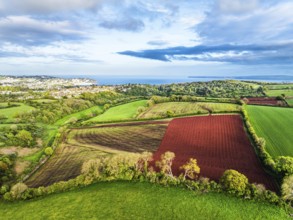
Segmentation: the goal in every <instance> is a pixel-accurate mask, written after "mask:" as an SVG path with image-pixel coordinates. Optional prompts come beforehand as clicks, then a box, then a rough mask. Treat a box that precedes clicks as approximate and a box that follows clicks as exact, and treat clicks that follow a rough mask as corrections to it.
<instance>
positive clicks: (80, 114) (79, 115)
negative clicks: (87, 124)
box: [55, 106, 103, 126]
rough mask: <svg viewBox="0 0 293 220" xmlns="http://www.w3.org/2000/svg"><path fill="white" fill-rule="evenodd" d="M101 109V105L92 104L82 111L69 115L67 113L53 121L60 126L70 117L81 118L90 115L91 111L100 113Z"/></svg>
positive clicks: (68, 120)
mask: <svg viewBox="0 0 293 220" xmlns="http://www.w3.org/2000/svg"><path fill="white" fill-rule="evenodd" d="M102 111H103V107H102V106H94V107H91V108H88V109H85V110H83V111H80V112H76V113H73V114H70V115H67V116H65V117H63V118H61V119H59V120H58V121H56V122H55V125H57V126H62V125H64V124H67V123H68V122H70V119H71V118H76V119H77V120H79V119H81V118H82V117H84V116H88V115H91V114H92V113H93V112H96V113H101V112H102Z"/></svg>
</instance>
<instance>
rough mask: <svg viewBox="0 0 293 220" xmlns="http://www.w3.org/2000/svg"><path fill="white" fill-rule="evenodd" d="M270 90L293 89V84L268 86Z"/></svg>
mask: <svg viewBox="0 0 293 220" xmlns="http://www.w3.org/2000/svg"><path fill="white" fill-rule="evenodd" d="M266 87H267V88H268V89H293V83H288V84H276V85H266Z"/></svg>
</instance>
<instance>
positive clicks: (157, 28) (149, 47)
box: [0, 0, 293, 77]
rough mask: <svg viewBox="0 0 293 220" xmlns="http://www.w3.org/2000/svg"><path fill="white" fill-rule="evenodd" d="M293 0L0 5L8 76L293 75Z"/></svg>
mask: <svg viewBox="0 0 293 220" xmlns="http://www.w3.org/2000/svg"><path fill="white" fill-rule="evenodd" d="M292 11H293V1H292V0H176V1H174V0H143V1H140V0H137V1H134V0H42V1H39V0H0V74H21V75H22V74H29V75H33V74H44V75H45V74H47V75H48V74H53V75H58V74H59V75H83V74H84V75H91V74H96V75H120V76H123V75H132V76H164V77H182V76H190V75H192V76H197V75H200V76H203V75H204V76H206V75H207V76H208V75H212V76H217V75H226V76H234V75H266V74H272V75H293V68H292V67H293V16H292Z"/></svg>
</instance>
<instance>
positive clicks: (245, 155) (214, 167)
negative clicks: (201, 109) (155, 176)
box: [154, 115, 276, 190]
mask: <svg viewBox="0 0 293 220" xmlns="http://www.w3.org/2000/svg"><path fill="white" fill-rule="evenodd" d="M166 151H171V152H174V153H175V155H176V157H175V160H174V162H173V170H174V173H175V174H176V175H179V173H180V172H181V171H180V170H179V168H180V167H181V166H182V165H183V164H185V163H186V162H187V161H188V160H189V159H190V158H195V159H197V162H198V165H199V167H200V169H201V171H200V175H201V176H204V177H209V178H211V179H213V180H216V181H217V180H219V178H220V177H221V176H222V175H223V173H224V172H225V170H227V169H234V170H237V171H239V172H240V173H243V174H244V175H246V176H247V177H248V179H249V181H250V182H251V183H255V182H256V183H262V184H264V185H265V186H266V187H267V188H268V189H271V190H276V184H275V181H274V179H272V178H271V177H270V176H269V175H268V174H266V173H265V171H264V170H263V169H262V166H261V163H260V161H259V159H258V158H257V156H256V154H255V152H254V149H253V146H252V145H251V143H250V141H249V139H248V137H247V135H246V132H245V130H244V128H243V122H242V118H241V116H240V115H214V116H198V117H188V118H178V119H173V120H172V121H171V122H170V124H169V126H168V129H167V131H166V134H165V136H164V138H163V141H162V143H161V145H160V147H159V149H158V151H156V153H155V154H154V160H159V159H160V156H161V154H163V153H165V152H166Z"/></svg>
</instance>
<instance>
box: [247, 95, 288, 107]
mask: <svg viewBox="0 0 293 220" xmlns="http://www.w3.org/2000/svg"><path fill="white" fill-rule="evenodd" d="M247 99H248V104H251V105H273V106H285V105H286V103H284V102H283V101H281V100H277V99H276V98H275V97H256V98H247Z"/></svg>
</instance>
